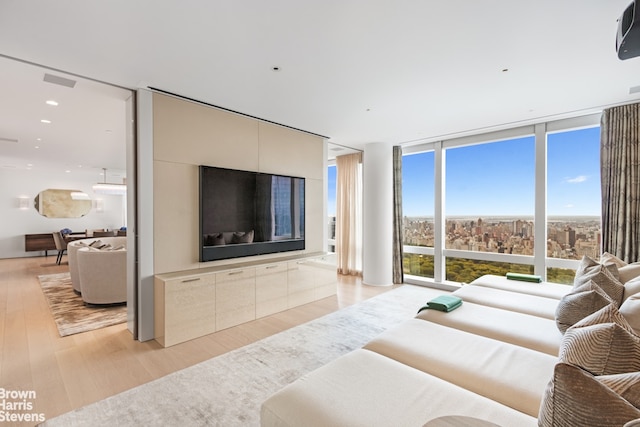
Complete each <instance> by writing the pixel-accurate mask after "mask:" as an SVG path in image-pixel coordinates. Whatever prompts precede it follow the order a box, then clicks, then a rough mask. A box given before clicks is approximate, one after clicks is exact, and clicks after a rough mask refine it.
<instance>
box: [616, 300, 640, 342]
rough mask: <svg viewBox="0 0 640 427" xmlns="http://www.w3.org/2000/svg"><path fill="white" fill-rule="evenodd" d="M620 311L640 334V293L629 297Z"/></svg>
mask: <svg viewBox="0 0 640 427" xmlns="http://www.w3.org/2000/svg"><path fill="white" fill-rule="evenodd" d="M618 311H619V312H620V314H622V316H623V317H624V319H625V320H626V321H627V323H629V326H631V328H632V329H633V330H634V331H635V333H636V334H638V335H640V293H636V294H634V295H631V296H630V297H629V298H627V299H626V300H625V301H624V302H623V303H622V305H621V306H620V308H619V309H618Z"/></svg>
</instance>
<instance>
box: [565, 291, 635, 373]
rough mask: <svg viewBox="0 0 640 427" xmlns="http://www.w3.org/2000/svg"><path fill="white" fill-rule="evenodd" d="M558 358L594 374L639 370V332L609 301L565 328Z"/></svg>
mask: <svg viewBox="0 0 640 427" xmlns="http://www.w3.org/2000/svg"><path fill="white" fill-rule="evenodd" d="M559 359H560V361H561V362H565V363H569V364H572V365H575V366H579V367H581V368H582V369H584V370H586V371H588V372H590V373H592V374H593V375H611V374H621V373H624V372H635V371H640V336H638V335H636V334H635V333H634V332H633V329H632V328H631V326H629V324H628V323H627V321H626V320H625V319H624V317H623V316H622V315H621V314H620V312H619V311H618V309H617V308H616V307H615V306H613V305H612V304H609V305H608V306H606V307H605V308H603V309H601V310H598V311H596V312H595V313H593V314H591V315H589V316H587V317H585V318H584V319H582V320H581V321H579V322H578V323H576V324H575V325H573V326H572V327H570V328H569V329H567V331H566V332H565V334H564V337H563V338H562V341H561V342H560V355H559Z"/></svg>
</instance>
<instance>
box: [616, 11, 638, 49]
mask: <svg viewBox="0 0 640 427" xmlns="http://www.w3.org/2000/svg"><path fill="white" fill-rule="evenodd" d="M639 1H640V0H634V1H633V2H632V3H631V4H630V5H629V6H627V8H626V9H625V10H624V12H622V16H620V18H618V33H617V34H616V51H617V52H618V58H620V59H629V58H633V57H636V56H640V4H638V2H639Z"/></svg>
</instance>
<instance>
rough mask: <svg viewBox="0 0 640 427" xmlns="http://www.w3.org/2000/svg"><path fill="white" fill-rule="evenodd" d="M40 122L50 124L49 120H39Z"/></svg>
mask: <svg viewBox="0 0 640 427" xmlns="http://www.w3.org/2000/svg"><path fill="white" fill-rule="evenodd" d="M40 121H41V122H42V123H47V124H49V123H51V120H47V119H42V120H40Z"/></svg>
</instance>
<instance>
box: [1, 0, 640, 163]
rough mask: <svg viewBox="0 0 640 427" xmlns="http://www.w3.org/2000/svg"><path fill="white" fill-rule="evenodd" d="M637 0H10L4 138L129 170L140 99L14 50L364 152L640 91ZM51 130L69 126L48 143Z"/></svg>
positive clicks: (19, 157)
mask: <svg viewBox="0 0 640 427" xmlns="http://www.w3.org/2000/svg"><path fill="white" fill-rule="evenodd" d="M629 2H630V0H563V1H557V0H537V1H535V2H532V1H528V2H524V1H513V0H485V1H471V0H468V1H457V2H445V1H435V0H422V1H417V0H400V1H393V2H391V1H382V0H324V1H316V2H312V1H294V0H272V1H269V2H265V1H261V0H246V1H242V2H238V1H236V2H228V1H219V0H216V1H205V0H190V1H186V2H169V1H166V0H165V1H157V0H137V1H135V2H132V1H129V0H111V1H109V2H88V1H86V0H82V1H81V0H68V1H65V2H52V1H45V0H40V1H35V0H34V1H28V2H25V1H20V0H7V1H3V2H1V3H0V55H3V56H4V58H0V60H1V61H0V93H1V94H2V95H1V97H0V138H9V139H17V140H18V142H2V141H0V150H1V151H0V165H2V164H4V165H10V164H13V163H15V164H17V165H19V167H23V165H24V164H26V162H25V160H26V159H27V158H29V159H31V158H33V159H36V158H38V157H39V158H40V159H42V161H45V159H48V160H49V161H52V162H53V161H54V160H55V161H65V162H66V166H65V167H68V168H74V167H75V168H78V166H80V165H82V167H83V168H86V167H89V168H101V167H108V168H111V167H113V168H122V169H124V160H123V158H124V148H123V146H122V144H123V141H124V132H125V130H124V124H125V121H124V118H123V117H124V113H123V108H124V107H123V104H124V102H123V100H124V99H126V98H127V97H128V96H129V93H128V91H126V90H122V89H120V88H117V87H113V86H105V85H99V84H96V82H94V81H91V80H87V79H82V78H76V79H77V80H78V84H77V85H76V87H75V88H74V89H69V88H66V87H61V86H57V85H52V84H50V83H44V82H42V77H43V72H44V70H43V69H40V68H38V67H33V66H32V65H27V64H24V63H21V62H16V61H10V60H8V59H7V58H14V59H19V60H20V61H24V62H27V63H32V64H39V65H42V66H46V67H49V68H51V69H55V70H60V71H64V72H68V73H73V74H74V75H76V76H84V77H87V78H89V79H93V80H96V81H102V82H108V83H111V84H113V85H116V86H120V87H122V88H130V89H136V88H141V87H155V88H159V89H162V90H165V91H169V92H172V93H176V94H180V95H184V96H186V97H190V98H194V99H197V100H201V101H205V102H207V103H210V104H213V105H217V106H221V107H224V108H227V109H231V110H235V111H238V112H242V113H245V114H248V115H251V116H255V117H259V118H263V119H266V120H270V121H274V122H277V123H281V124H284V125H287V126H291V127H295V128H299V129H303V130H306V131H310V132H313V133H317V134H321V135H325V136H327V137H329V138H330V139H329V142H330V143H332V144H334V145H332V147H334V148H335V147H336V146H346V147H351V148H354V149H362V148H363V147H364V145H365V144H366V143H370V142H383V143H389V144H403V143H404V144H410V143H412V142H415V141H422V140H424V141H429V140H437V139H441V138H445V137H452V136H461V135H466V134H472V133H480V132H484V131H489V130H494V129H500V128H504V127H511V126H516V125H518V124H529V123H535V122H540V121H545V120H550V119H554V118H563V117H569V116H574V115H579V114H583V113H584V114H586V113H592V112H594V111H600V110H601V109H602V108H605V107H608V106H613V105H618V104H623V103H629V102H633V101H637V100H640V93H639V92H640V91H637V90H636V91H635V92H634V89H632V88H638V87H639V86H640V58H632V59H629V60H625V61H621V60H619V59H618V58H617V56H616V52H615V48H614V45H615V34H616V27H617V22H616V20H617V18H618V17H619V16H620V15H621V13H622V11H623V10H624V8H625V7H626V6H627V5H628V4H629ZM48 72H50V73H51V74H56V73H54V72H52V71H48ZM60 75H63V76H64V74H63V73H60ZM67 77H69V76H67ZM71 77H72V78H75V77H73V76H71ZM638 89H640V88H638ZM72 94H73V96H72ZM50 98H54V99H56V100H58V101H59V106H58V107H50V106H48V105H46V104H45V101H46V100H47V99H50ZM47 117H52V119H51V120H52V121H53V123H51V124H49V125H44V124H42V123H40V120H41V119H42V118H47ZM63 117H65V118H64V119H63ZM70 123H71V124H70ZM52 129H56V130H57V131H58V130H59V131H60V132H61V133H60V134H56V135H55V137H54V136H53V134H51V137H48V136H47V135H48V134H47V132H52ZM42 135H44V137H43V136H42ZM37 138H42V139H43V142H42V143H40V142H37V143H36V141H37ZM49 142H50V143H51V145H50V146H49V145H47V144H48V143H49ZM119 144H120V145H119ZM35 145H38V146H40V148H39V149H35V148H33V147H35ZM46 147H50V148H46ZM116 147H119V148H117V150H119V151H115V152H113V153H112V152H110V151H109V149H113V148H116ZM332 152H333V151H332ZM333 153H338V154H340V152H333ZM29 156H31V157H29ZM21 161H22V163H20V162H21ZM35 161H36V160H33V162H35ZM29 162H30V163H32V162H31V161H29Z"/></svg>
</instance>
